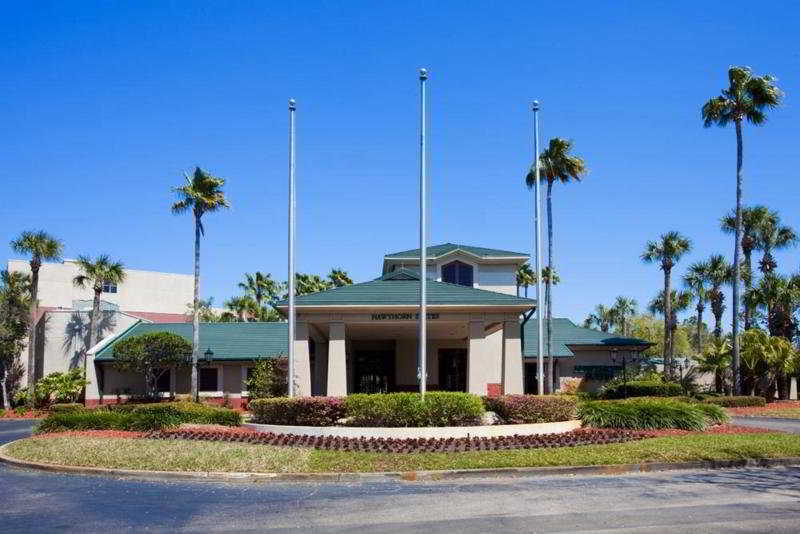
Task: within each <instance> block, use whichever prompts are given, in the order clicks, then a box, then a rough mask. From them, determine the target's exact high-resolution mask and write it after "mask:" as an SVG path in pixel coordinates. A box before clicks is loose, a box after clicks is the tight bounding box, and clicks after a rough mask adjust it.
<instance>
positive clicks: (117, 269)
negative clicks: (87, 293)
mask: <svg viewBox="0 0 800 534" xmlns="http://www.w3.org/2000/svg"><path fill="white" fill-rule="evenodd" d="M78 270H79V271H80V274H78V275H77V276H76V277H75V278H73V279H72V283H73V285H74V286H75V287H79V288H81V289H84V288H86V287H90V288H91V289H92V291H93V292H94V299H93V300H92V316H91V318H90V319H89V347H88V348H91V347H94V346H95V345H97V341H98V340H97V324H98V322H99V320H100V295H101V294H102V293H103V285H105V284H113V285H118V284H121V283H122V282H124V281H125V267H124V266H123V265H122V263H121V262H118V261H111V260H110V259H109V258H108V256H107V255H105V254H104V255H102V256H99V257H98V258H97V260H95V261H92V259H91V258H89V257H87V256H78ZM83 365H84V369H85V368H86V357H85V356H84V359H83Z"/></svg>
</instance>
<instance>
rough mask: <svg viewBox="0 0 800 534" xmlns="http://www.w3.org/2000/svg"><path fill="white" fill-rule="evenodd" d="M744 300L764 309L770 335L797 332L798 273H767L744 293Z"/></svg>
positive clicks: (787, 334) (789, 337)
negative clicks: (789, 275)
mask: <svg viewBox="0 0 800 534" xmlns="http://www.w3.org/2000/svg"><path fill="white" fill-rule="evenodd" d="M745 300H746V301H747V302H748V304H749V305H750V306H752V307H753V309H756V308H758V307H763V308H765V309H766V312H767V314H766V315H767V329H768V330H769V333H770V335H773V336H783V337H785V338H786V339H790V340H791V339H793V338H794V336H795V334H796V332H797V323H796V321H795V319H794V317H795V312H796V311H797V309H798V308H800V275H793V276H791V277H787V276H782V275H779V274H775V273H767V274H765V275H764V276H763V277H762V278H761V280H760V281H759V283H758V285H757V286H756V287H754V288H752V289H751V290H750V291H748V292H747V293H746V294H745Z"/></svg>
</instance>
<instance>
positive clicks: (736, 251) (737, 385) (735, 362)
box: [731, 119, 742, 395]
mask: <svg viewBox="0 0 800 534" xmlns="http://www.w3.org/2000/svg"><path fill="white" fill-rule="evenodd" d="M735 235H736V237H735V239H736V243H735V244H734V247H733V358H732V361H731V367H732V369H731V370H732V371H733V394H734V395H738V394H739V391H740V390H741V377H740V376H739V256H740V254H741V250H742V119H738V120H736V232H735Z"/></svg>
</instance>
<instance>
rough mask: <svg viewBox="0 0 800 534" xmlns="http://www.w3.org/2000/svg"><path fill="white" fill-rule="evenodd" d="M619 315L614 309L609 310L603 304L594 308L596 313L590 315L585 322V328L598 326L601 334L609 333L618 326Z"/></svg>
mask: <svg viewBox="0 0 800 534" xmlns="http://www.w3.org/2000/svg"><path fill="white" fill-rule="evenodd" d="M616 319H617V315H616V314H615V313H614V309H613V308H608V307H606V306H604V305H603V304H598V305H597V306H595V307H594V312H592V313H590V314H589V315H588V316H587V317H586V319H585V320H584V321H583V327H584V328H592V327H594V326H596V327H597V328H599V329H600V331H601V332H608V331H609V330H611V328H612V327H613V326H614V325H615V324H616V323H615V321H616Z"/></svg>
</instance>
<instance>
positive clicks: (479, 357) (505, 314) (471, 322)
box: [278, 270, 535, 396]
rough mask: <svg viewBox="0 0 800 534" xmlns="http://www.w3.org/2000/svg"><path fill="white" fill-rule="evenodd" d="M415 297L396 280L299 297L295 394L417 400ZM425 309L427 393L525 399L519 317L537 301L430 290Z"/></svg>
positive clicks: (414, 286)
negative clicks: (392, 394)
mask: <svg viewBox="0 0 800 534" xmlns="http://www.w3.org/2000/svg"><path fill="white" fill-rule="evenodd" d="M418 288H419V278H418V275H417V274H416V273H415V272H413V271H405V270H403V271H401V272H394V273H390V274H389V275H384V276H383V277H381V278H379V279H377V280H373V281H371V282H366V283H364V284H356V285H352V286H346V287H341V288H336V289H332V290H329V291H323V292H320V293H314V294H311V295H303V296H299V297H297V298H296V305H297V328H296V337H295V341H294V342H295V351H294V353H295V364H294V368H295V377H294V380H295V386H296V388H297V392H298V394H299V395H309V394H313V395H328V396H341V395H346V394H351V393H361V392H364V393H376V392H389V391H416V390H417V389H418V388H419V381H418V376H417V369H418V362H417V358H418V345H417V343H418V331H417V325H418V312H417V307H416V303H415V302H414V301H415V300H416V299H417V295H418V294H419V289H418ZM428 301H429V304H428V316H427V320H428V342H427V358H428V361H427V369H428V376H427V380H426V383H427V386H428V389H429V390H455V391H464V390H465V391H469V392H470V393H475V394H478V395H487V394H501V393H522V392H523V363H522V344H521V339H520V315H521V314H522V313H523V312H526V311H528V310H530V309H532V308H534V307H535V301H533V300H530V299H525V298H520V297H516V296H513V295H506V294H501V293H496V292H492V291H484V290H481V289H476V288H468V287H463V286H458V285H454V284H447V283H443V282H436V281H429V297H428ZM278 307H279V309H280V310H282V311H285V309H286V307H285V303H279V305H278Z"/></svg>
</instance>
